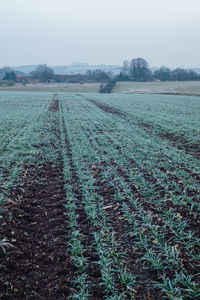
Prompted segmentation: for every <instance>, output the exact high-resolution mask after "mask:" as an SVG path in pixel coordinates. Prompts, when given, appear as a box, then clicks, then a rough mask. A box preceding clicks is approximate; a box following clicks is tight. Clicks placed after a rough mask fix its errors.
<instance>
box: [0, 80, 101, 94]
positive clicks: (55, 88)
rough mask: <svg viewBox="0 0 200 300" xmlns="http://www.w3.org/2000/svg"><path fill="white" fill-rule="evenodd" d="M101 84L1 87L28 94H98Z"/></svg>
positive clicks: (16, 85) (1, 87) (17, 84)
mask: <svg viewBox="0 0 200 300" xmlns="http://www.w3.org/2000/svg"><path fill="white" fill-rule="evenodd" d="M99 88H100V83H98V82H95V83H84V84H81V83H51V84H49V83H37V84H27V85H26V86H25V87H24V86H23V85H22V84H21V83H16V84H15V85H13V86H11V87H5V86H0V91H23V92H24V91H26V92H51V93H58V92H62V93H63V92H64V93H75V92H79V93H98V92H99Z"/></svg>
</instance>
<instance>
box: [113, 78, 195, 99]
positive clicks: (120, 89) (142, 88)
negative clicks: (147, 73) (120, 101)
mask: <svg viewBox="0 0 200 300" xmlns="http://www.w3.org/2000/svg"><path fill="white" fill-rule="evenodd" d="M112 92H113V93H142V94H143V93H148V94H178V95H179V94H180V95H198V96H200V82H199V81H167V82H129V81H125V82H122V81H121V82H117V84H116V86H115V88H114V89H113V91H112Z"/></svg>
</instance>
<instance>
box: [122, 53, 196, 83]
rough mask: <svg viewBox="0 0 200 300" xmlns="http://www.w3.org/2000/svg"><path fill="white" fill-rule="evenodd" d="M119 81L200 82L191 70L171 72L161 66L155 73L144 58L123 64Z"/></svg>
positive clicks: (178, 69) (126, 61)
mask: <svg viewBox="0 0 200 300" xmlns="http://www.w3.org/2000/svg"><path fill="white" fill-rule="evenodd" d="M118 80H121V81H155V80H159V81H186V80H189V81H190V80H200V75H199V74H198V73H196V72H195V71H193V70H186V69H183V68H176V69H174V70H171V69H170V68H168V67H165V66H162V67H160V68H159V69H156V70H155V71H152V70H151V69H150V68H149V64H148V62H147V61H146V60H145V59H144V58H135V59H132V60H131V61H128V60H125V61H124V62H123V66H122V71H121V72H120V74H119V76H118Z"/></svg>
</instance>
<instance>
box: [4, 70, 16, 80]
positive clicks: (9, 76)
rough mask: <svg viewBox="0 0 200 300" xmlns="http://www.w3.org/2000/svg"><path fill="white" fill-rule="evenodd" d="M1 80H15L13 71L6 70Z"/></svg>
mask: <svg viewBox="0 0 200 300" xmlns="http://www.w3.org/2000/svg"><path fill="white" fill-rule="evenodd" d="M3 80H8V81H16V74H15V72H6V74H5V76H4V77H3Z"/></svg>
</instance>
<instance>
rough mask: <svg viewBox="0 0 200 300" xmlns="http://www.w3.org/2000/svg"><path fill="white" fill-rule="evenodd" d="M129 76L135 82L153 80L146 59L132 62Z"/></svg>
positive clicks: (136, 59)
mask: <svg viewBox="0 0 200 300" xmlns="http://www.w3.org/2000/svg"><path fill="white" fill-rule="evenodd" d="M129 74H130V77H131V79H132V80H133V81H148V80H151V77H152V73H151V71H150V69H149V65H148V63H147V61H146V60H145V59H144V58H134V59H132V60H131V62H130V67H129Z"/></svg>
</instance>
